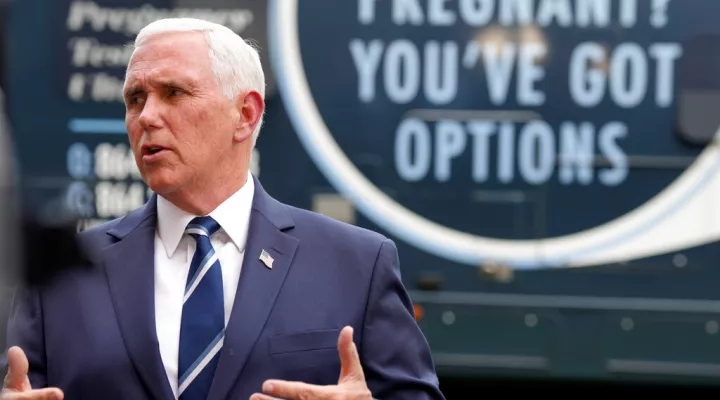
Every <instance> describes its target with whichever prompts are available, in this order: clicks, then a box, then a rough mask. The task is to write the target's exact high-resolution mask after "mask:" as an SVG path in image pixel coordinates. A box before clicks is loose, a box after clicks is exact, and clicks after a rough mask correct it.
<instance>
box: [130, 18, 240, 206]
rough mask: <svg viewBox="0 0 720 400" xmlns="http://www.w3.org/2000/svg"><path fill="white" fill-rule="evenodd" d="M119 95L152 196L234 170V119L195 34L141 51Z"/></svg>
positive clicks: (155, 41)
mask: <svg viewBox="0 0 720 400" xmlns="http://www.w3.org/2000/svg"><path fill="white" fill-rule="evenodd" d="M124 94H125V104H126V115H125V123H126V126H127V131H128V135H129V139H130V144H131V146H132V149H133V151H134V153H135V160H136V162H137V165H138V167H139V169H140V172H141V174H142V177H143V179H144V180H145V182H146V183H147V184H148V186H150V188H151V189H152V190H153V191H155V192H157V193H159V194H164V195H171V194H172V193H174V192H177V191H182V190H183V189H187V190H191V189H189V188H192V187H196V188H197V187H203V186H205V184H204V182H206V181H208V180H212V177H219V176H223V169H230V168H233V167H234V166H233V161H231V160H232V159H233V158H237V149H235V148H234V144H236V143H234V141H237V139H238V127H239V126H240V123H239V121H240V118H241V113H240V111H239V110H238V108H237V107H235V106H234V103H233V102H232V101H231V100H230V99H228V98H227V97H225V96H223V94H222V93H221V91H220V87H219V85H218V83H217V80H216V79H215V76H214V75H213V73H212V69H211V65H210V58H209V53H208V45H207V43H206V41H205V38H204V36H203V35H202V34H200V33H196V32H182V33H168V34H163V35H160V36H157V37H154V38H152V39H150V40H149V41H147V42H146V43H145V44H143V45H142V46H140V47H139V48H138V49H137V50H136V51H135V54H134V55H133V57H132V59H131V60H130V64H129V66H128V71H127V77H126V85H125V93H124Z"/></svg>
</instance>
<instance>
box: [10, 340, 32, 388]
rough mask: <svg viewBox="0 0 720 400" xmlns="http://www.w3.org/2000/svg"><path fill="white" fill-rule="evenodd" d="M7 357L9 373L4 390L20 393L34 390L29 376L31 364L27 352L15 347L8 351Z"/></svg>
mask: <svg viewBox="0 0 720 400" xmlns="http://www.w3.org/2000/svg"><path fill="white" fill-rule="evenodd" d="M7 357H8V371H7V374H6V375H5V380H4V382H3V388H4V389H10V390H16V391H20V392H24V391H26V390H30V389H32V388H31V387H30V380H29V379H28V376H27V374H28V368H29V364H28V360H27V357H26V356H25V352H24V351H23V350H22V349H21V348H19V347H17V346H13V347H11V348H10V349H9V350H8V354H7Z"/></svg>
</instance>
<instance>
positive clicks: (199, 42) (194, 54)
mask: <svg viewBox="0 0 720 400" xmlns="http://www.w3.org/2000/svg"><path fill="white" fill-rule="evenodd" d="M209 67H210V59H209V53H208V48H207V44H206V43H205V42H204V38H203V36H202V35H201V34H199V33H197V32H174V33H167V34H162V35H159V36H157V37H153V38H151V39H149V40H148V41H147V42H145V43H143V44H142V45H141V46H139V47H138V48H137V49H136V50H135V52H133V55H132V57H131V58H130V62H129V64H128V69H127V72H126V77H127V81H133V80H137V79H143V80H146V79H153V78H165V79H168V78H176V79H186V80H189V79H200V77H201V76H202V75H203V74H204V73H207V72H208V71H209Z"/></svg>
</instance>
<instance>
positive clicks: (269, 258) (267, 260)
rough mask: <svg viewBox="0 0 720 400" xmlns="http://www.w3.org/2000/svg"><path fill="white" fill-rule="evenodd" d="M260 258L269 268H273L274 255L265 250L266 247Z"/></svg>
mask: <svg viewBox="0 0 720 400" xmlns="http://www.w3.org/2000/svg"><path fill="white" fill-rule="evenodd" d="M259 260H260V261H262V263H263V264H265V266H266V267H268V269H272V265H273V261H274V260H273V258H272V256H270V254H268V252H267V251H265V249H263V251H262V252H261V253H260V257H259Z"/></svg>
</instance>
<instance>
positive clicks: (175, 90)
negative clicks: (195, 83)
mask: <svg viewBox="0 0 720 400" xmlns="http://www.w3.org/2000/svg"><path fill="white" fill-rule="evenodd" d="M180 94H182V90H180V89H170V95H171V96H177V95H180Z"/></svg>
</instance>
